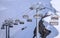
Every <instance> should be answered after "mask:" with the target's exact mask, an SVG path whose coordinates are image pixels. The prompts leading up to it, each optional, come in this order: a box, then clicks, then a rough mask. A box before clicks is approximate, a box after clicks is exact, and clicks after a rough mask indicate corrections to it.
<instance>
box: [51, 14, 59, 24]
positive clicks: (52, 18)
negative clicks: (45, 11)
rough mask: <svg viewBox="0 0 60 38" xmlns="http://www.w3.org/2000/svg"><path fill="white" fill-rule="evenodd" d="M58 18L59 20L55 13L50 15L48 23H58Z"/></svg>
mask: <svg viewBox="0 0 60 38" xmlns="http://www.w3.org/2000/svg"><path fill="white" fill-rule="evenodd" d="M58 20H59V17H58V16H57V15H54V16H51V21H50V24H52V25H58Z"/></svg>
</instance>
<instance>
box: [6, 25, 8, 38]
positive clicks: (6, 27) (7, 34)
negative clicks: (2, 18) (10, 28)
mask: <svg viewBox="0 0 60 38" xmlns="http://www.w3.org/2000/svg"><path fill="white" fill-rule="evenodd" d="M7 36H8V33H7V25H6V38H7Z"/></svg>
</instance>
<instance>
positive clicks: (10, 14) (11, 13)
mask: <svg viewBox="0 0 60 38" xmlns="http://www.w3.org/2000/svg"><path fill="white" fill-rule="evenodd" d="M39 1H41V2H42V3H44V2H46V3H49V1H50V0H49V1H48V0H44V1H42V0H0V28H1V26H2V24H3V22H4V20H5V19H9V18H11V19H13V20H15V19H19V20H21V21H24V23H25V24H24V25H21V24H19V25H16V26H15V25H14V27H13V28H11V30H10V37H11V38H32V37H33V30H34V28H35V26H36V25H35V23H36V20H35V18H33V17H32V16H33V15H34V14H35V11H31V12H30V13H28V11H29V7H30V6H31V5H33V4H36V3H38V2H39ZM51 4H52V6H53V7H54V8H55V9H56V10H58V11H60V8H59V7H60V1H59V0H52V1H51ZM47 5H48V4H47ZM47 7H50V6H49V5H48V6H47ZM50 8H51V7H50ZM25 10H27V11H25ZM46 10H47V9H46ZM47 11H48V10H47ZM47 11H45V10H44V11H43V12H47ZM26 12H27V13H26ZM41 13H42V11H41ZM24 14H28V15H29V17H30V18H32V20H33V21H32V22H31V23H29V22H27V21H26V19H23V18H22V15H24ZM48 18H49V17H47V18H46V19H48ZM46 21H47V22H49V20H46ZM59 21H60V20H59ZM25 26H27V29H25V30H23V31H21V28H23V27H25ZM59 27H60V26H59V25H58V26H54V27H53V26H51V28H50V30H51V29H52V30H51V31H52V33H51V34H50V35H49V36H48V37H47V38H59V37H60V28H59ZM58 32H59V33H58ZM53 34H54V35H55V36H56V35H58V36H56V37H55V36H54V35H53ZM3 36H4V37H3ZM51 36H52V37H51ZM0 38H5V30H1V29H0Z"/></svg>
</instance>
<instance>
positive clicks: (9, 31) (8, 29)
mask: <svg viewBox="0 0 60 38" xmlns="http://www.w3.org/2000/svg"><path fill="white" fill-rule="evenodd" d="M8 38H10V28H9V26H8Z"/></svg>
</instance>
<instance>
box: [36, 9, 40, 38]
mask: <svg viewBox="0 0 60 38" xmlns="http://www.w3.org/2000/svg"><path fill="white" fill-rule="evenodd" d="M37 13H38V9H36V14H37ZM36 27H37V29H36V31H37V33H36V34H37V36H36V38H39V35H38V32H39V29H38V28H39V27H38V18H36Z"/></svg>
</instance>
